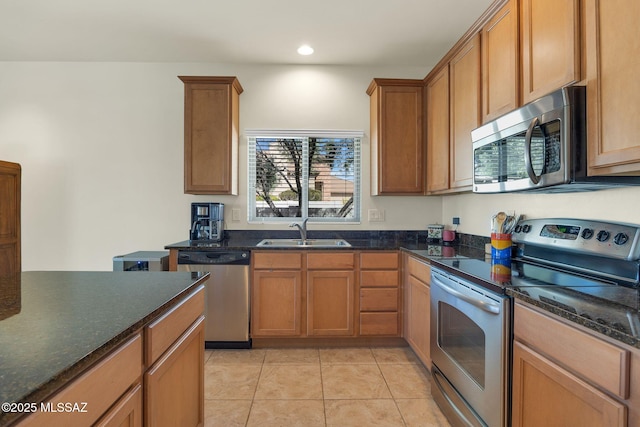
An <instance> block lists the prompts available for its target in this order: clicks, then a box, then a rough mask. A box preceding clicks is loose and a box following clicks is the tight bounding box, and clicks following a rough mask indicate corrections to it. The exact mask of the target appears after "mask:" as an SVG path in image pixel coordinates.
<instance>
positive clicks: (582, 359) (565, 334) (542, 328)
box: [514, 304, 630, 399]
mask: <svg viewBox="0 0 640 427" xmlns="http://www.w3.org/2000/svg"><path fill="white" fill-rule="evenodd" d="M514 336H515V338H516V339H517V340H519V341H522V342H524V343H526V344H527V345H528V346H530V347H532V348H534V349H536V350H538V351H539V352H540V353H542V354H544V355H545V356H547V357H549V358H551V359H553V360H554V361H556V362H557V363H558V364H560V365H561V366H563V367H565V368H567V369H568V370H570V371H572V372H574V373H576V374H578V375H579V376H581V377H583V378H585V379H587V380H589V381H591V382H592V383H594V384H596V385H599V386H600V387H603V388H604V389H605V390H607V391H609V392H611V393H613V394H615V395H617V396H619V397H621V398H622V399H626V398H627V397H628V395H629V357H630V355H629V352H628V351H626V350H624V349H622V348H619V347H616V346H615V345H613V344H609V343H608V342H605V341H603V340H600V339H598V338H596V337H595V336H593V335H590V334H589V333H587V332H583V331H580V330H578V329H576V328H574V327H572V326H570V325H567V324H565V323H563V322H560V321H558V320H555V319H552V318H551V317H548V316H547V315H545V314H542V313H539V312H537V311H534V310H532V309H530V308H528V307H525V306H523V305H521V304H515V313H514ZM595 367H597V368H595Z"/></svg>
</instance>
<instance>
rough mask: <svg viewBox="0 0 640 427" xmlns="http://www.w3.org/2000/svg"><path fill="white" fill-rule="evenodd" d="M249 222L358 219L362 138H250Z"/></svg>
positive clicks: (286, 136) (348, 220) (354, 220)
mask: <svg viewBox="0 0 640 427" xmlns="http://www.w3.org/2000/svg"><path fill="white" fill-rule="evenodd" d="M248 140H249V210H250V214H249V220H250V221H266V220H268V221H279V220H291V219H293V218H300V217H305V218H306V217H310V218H316V219H317V221H321V222H358V221H359V220H360V138H359V137H345V136H343V135H329V134H324V135H320V136H315V135H313V136H296V135H291V134H287V135H284V136H278V135H267V136H250V137H249V138H248Z"/></svg>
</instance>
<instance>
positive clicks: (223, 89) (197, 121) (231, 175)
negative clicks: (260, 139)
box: [180, 77, 242, 195]
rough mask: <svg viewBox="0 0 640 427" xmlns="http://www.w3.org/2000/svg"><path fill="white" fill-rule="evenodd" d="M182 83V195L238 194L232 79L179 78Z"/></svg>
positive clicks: (235, 88) (236, 101) (234, 83)
mask: <svg viewBox="0 0 640 427" xmlns="http://www.w3.org/2000/svg"><path fill="white" fill-rule="evenodd" d="M180 79H181V80H182V81H183V82H184V83H185V87H184V90H185V94H184V100H185V106H184V192H185V193H189V194H234V195H235V194H238V135H239V129H238V128H239V119H238V116H239V95H240V93H241V92H242V87H241V86H240V83H238V80H237V79H235V78H234V77H180Z"/></svg>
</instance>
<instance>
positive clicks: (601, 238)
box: [596, 230, 611, 242]
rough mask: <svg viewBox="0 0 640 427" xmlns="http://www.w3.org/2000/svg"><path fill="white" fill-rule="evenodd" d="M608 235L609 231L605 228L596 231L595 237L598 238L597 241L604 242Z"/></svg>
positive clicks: (609, 235)
mask: <svg viewBox="0 0 640 427" xmlns="http://www.w3.org/2000/svg"><path fill="white" fill-rule="evenodd" d="M609 237H611V233H609V232H608V231H606V230H600V231H598V235H597V236H596V239H598V241H599V242H606V241H607V240H609Z"/></svg>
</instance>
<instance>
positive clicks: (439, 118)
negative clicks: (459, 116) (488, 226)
mask: <svg viewBox="0 0 640 427" xmlns="http://www.w3.org/2000/svg"><path fill="white" fill-rule="evenodd" d="M425 98H426V101H427V102H426V104H427V193H429V194H432V193H437V192H440V191H445V190H448V189H449V64H445V66H444V67H442V68H441V69H440V70H439V71H438V72H437V73H436V74H435V75H433V78H431V79H429V81H428V82H427V84H426V86H425Z"/></svg>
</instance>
